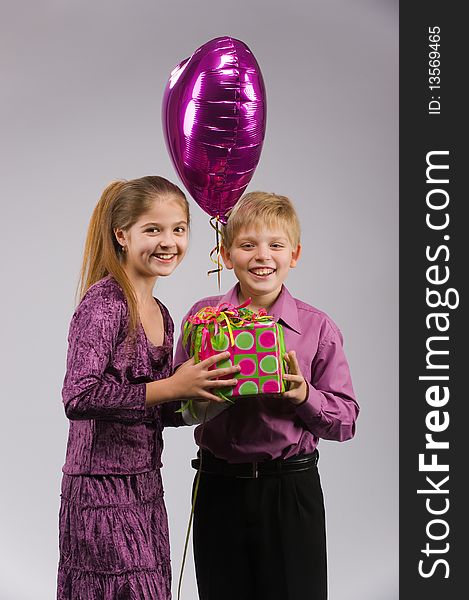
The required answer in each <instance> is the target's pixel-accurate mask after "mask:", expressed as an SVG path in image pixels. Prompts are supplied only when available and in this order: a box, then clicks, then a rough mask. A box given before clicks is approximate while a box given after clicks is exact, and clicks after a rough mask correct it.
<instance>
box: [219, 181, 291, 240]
mask: <svg viewBox="0 0 469 600" xmlns="http://www.w3.org/2000/svg"><path fill="white" fill-rule="evenodd" d="M249 226H253V227H255V228H256V229H257V228H258V229H261V228H262V227H273V226H279V227H281V228H282V229H283V230H284V231H285V233H286V234H287V236H288V239H289V240H290V243H291V245H292V248H296V247H297V246H298V244H299V243H300V235H301V228H300V221H299V219H298V215H297V214H296V210H295V207H294V206H293V204H292V202H291V200H290V199H289V198H287V197H286V196H279V195H277V194H271V193H269V192H250V193H249V194H244V196H242V198H240V200H238V202H237V203H236V204H235V206H234V207H233V208H232V209H231V210H230V211H229V213H228V221H227V223H226V225H225V226H224V227H223V238H222V244H223V246H224V247H225V248H226V249H227V250H229V249H230V248H231V246H232V244H233V241H234V238H235V237H236V235H237V234H238V233H239V231H240V230H241V229H243V228H245V227H249Z"/></svg>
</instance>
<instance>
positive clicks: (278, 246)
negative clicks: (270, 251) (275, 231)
mask: <svg viewBox="0 0 469 600" xmlns="http://www.w3.org/2000/svg"><path fill="white" fill-rule="evenodd" d="M271 246H272V248H284V247H285V246H284V245H283V244H281V243H280V242H275V243H273V244H271Z"/></svg>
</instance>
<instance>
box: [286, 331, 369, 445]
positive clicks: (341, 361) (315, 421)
mask: <svg viewBox="0 0 469 600" xmlns="http://www.w3.org/2000/svg"><path fill="white" fill-rule="evenodd" d="M342 344H343V339H342V335H341V333H340V331H339V330H337V329H334V328H332V327H331V328H330V329H329V333H328V335H327V337H326V338H325V340H324V341H323V343H322V344H321V345H320V347H319V349H318V352H317V354H316V356H315V358H314V360H313V363H312V367H311V378H310V380H309V381H308V380H307V384H308V397H307V399H306V401H305V402H303V403H302V404H300V405H299V406H298V407H297V408H296V412H297V415H298V416H299V417H300V418H301V420H302V421H303V422H304V423H305V425H306V426H307V428H308V429H309V430H310V431H311V433H313V434H314V435H315V436H317V437H320V438H324V439H327V440H335V441H338V442H343V441H345V440H349V439H351V438H352V437H353V436H354V434H355V421H356V419H357V417H358V413H359V410H360V409H359V406H358V403H357V401H356V399H355V393H354V390H353V386H352V379H351V376H350V370H349V366H348V363H347V359H346V357H345V354H344V350H343V345H342ZM304 375H306V374H304Z"/></svg>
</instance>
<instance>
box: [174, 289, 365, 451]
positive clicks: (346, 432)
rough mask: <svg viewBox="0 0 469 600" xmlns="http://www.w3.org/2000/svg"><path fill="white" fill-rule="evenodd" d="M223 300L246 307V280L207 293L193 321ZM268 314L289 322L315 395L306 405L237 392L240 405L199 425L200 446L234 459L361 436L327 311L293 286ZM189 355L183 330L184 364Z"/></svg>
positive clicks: (289, 336)
mask: <svg viewBox="0 0 469 600" xmlns="http://www.w3.org/2000/svg"><path fill="white" fill-rule="evenodd" d="M222 302H230V303H231V304H234V305H236V306H237V305H239V301H238V284H237V285H235V286H234V287H233V288H232V289H231V290H230V291H229V292H228V293H227V294H225V295H224V296H221V295H220V296H211V297H208V298H203V299H202V300H200V301H199V302H197V303H196V304H194V305H193V306H192V308H191V309H190V310H189V311H188V313H187V315H186V318H187V316H188V315H190V314H194V313H196V312H197V311H198V310H200V309H201V308H203V307H204V306H217V305H218V304H221V303H222ZM268 314H269V315H271V316H272V317H273V318H274V319H275V320H276V321H278V322H279V323H280V324H281V325H283V328H284V337H285V347H286V350H287V351H290V350H295V351H296V355H297V359H298V363H299V365H300V368H301V372H302V374H303V376H304V378H305V379H306V381H307V384H308V397H307V400H306V401H305V402H303V403H302V404H300V405H298V406H296V405H294V404H292V403H291V402H290V401H289V400H288V399H287V398H283V397H281V396H280V397H273V396H270V397H269V396H259V397H257V398H255V399H254V400H253V399H252V398H249V399H248V398H246V399H243V398H242V396H241V397H237V398H236V400H235V403H234V404H233V405H232V406H229V407H228V408H227V409H226V410H225V411H223V412H221V413H220V414H219V415H218V416H216V417H214V418H213V419H212V420H211V421H208V422H206V423H205V424H204V425H199V426H198V427H197V428H196V430H195V440H196V442H197V444H198V446H200V447H202V448H206V449H207V450H209V451H211V452H212V453H213V454H214V455H215V456H217V457H219V458H223V459H225V460H227V461H229V462H252V461H262V460H269V459H273V458H278V457H282V458H289V457H291V456H296V455H300V454H307V453H310V452H313V451H314V450H315V448H316V446H317V445H318V441H319V438H324V439H327V440H336V441H339V442H341V441H345V440H348V439H350V438H352V437H353V435H354V433H355V421H356V419H357V416H358V412H359V407H358V404H357V401H356V400H355V394H354V391H353V386H352V380H351V377H350V371H349V366H348V363H347V359H346V358H345V354H344V350H343V347H342V335H341V333H340V331H339V329H338V327H337V326H336V325H335V323H334V322H333V321H332V320H331V319H330V318H329V317H328V316H327V315H326V314H325V313H324V312H322V311H320V310H318V309H317V308H314V307H313V306H310V305H309V304H306V303H305V302H302V301H301V300H297V299H296V298H293V297H292V296H291V294H290V293H289V291H288V290H287V288H286V287H285V286H283V287H282V290H281V292H280V295H279V297H278V298H277V300H276V301H275V303H274V304H273V305H272V307H271V308H270V310H269V311H268ZM185 320H186V319H184V321H185ZM187 358H188V354H187V351H186V349H185V348H184V346H183V344H182V335H181V336H180V337H179V341H178V344H177V348H176V354H175V360H174V364H175V366H176V368H177V366H179V365H180V364H181V363H183V362H184V361H185V360H187Z"/></svg>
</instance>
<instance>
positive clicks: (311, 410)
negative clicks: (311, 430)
mask: <svg viewBox="0 0 469 600" xmlns="http://www.w3.org/2000/svg"><path fill="white" fill-rule="evenodd" d="M306 385H307V386H308V396H307V398H306V400H305V401H304V402H302V403H301V404H298V405H297V406H296V407H295V408H296V413H297V415H298V416H299V417H300V418H301V419H302V420H303V421H306V422H307V421H308V420H310V419H317V418H319V417H320V416H321V408H322V394H321V392H318V390H317V389H316V388H315V387H313V386H312V385H311V384H310V383H309V381H307V382H306Z"/></svg>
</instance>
